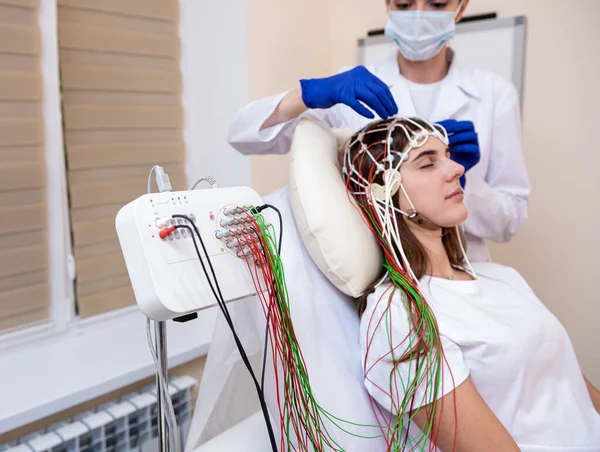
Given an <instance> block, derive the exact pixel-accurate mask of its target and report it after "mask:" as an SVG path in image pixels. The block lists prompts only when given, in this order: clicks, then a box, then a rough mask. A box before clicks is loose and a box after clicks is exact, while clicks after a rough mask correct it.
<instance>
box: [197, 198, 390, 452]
mask: <svg viewBox="0 0 600 452" xmlns="http://www.w3.org/2000/svg"><path fill="white" fill-rule="evenodd" d="M264 200H265V202H267V203H270V204H273V205H274V206H276V207H277V208H279V209H280V211H281V213H282V215H283V219H284V226H283V247H282V259H283V263H284V267H285V273H286V280H287V286H288V292H289V299H290V305H291V315H292V321H293V323H294V327H295V330H296V335H297V338H298V342H299V344H300V347H301V349H302V352H303V355H304V359H305V362H306V365H307V370H308V373H309V377H310V381H311V385H312V389H313V393H314V394H315V397H316V399H317V401H318V402H319V403H320V405H321V406H322V407H323V408H324V409H325V410H327V411H328V412H329V413H331V414H332V415H334V416H337V417H340V418H342V419H345V420H347V421H351V422H353V423H357V424H361V425H371V426H374V425H375V424H376V420H375V417H374V415H373V413H372V408H371V403H370V401H369V398H368V395H367V393H366V390H365V388H364V386H363V381H362V380H363V375H362V370H361V363H360V345H359V318H358V315H357V313H356V309H355V307H354V303H353V301H352V300H351V299H349V298H348V297H347V296H345V295H343V294H341V293H340V292H339V291H338V290H337V289H336V288H334V287H333V286H332V285H331V284H330V283H329V281H327V280H326V279H325V277H324V276H323V275H322V274H321V272H320V271H319V270H318V268H317V267H316V266H315V265H314V263H313V262H312V260H311V259H310V256H309V255H308V253H307V252H306V250H305V248H304V246H303V244H302V241H301V238H300V236H299V234H298V230H297V228H296V224H295V222H294V218H293V215H292V212H291V208H290V204H289V193H288V189H287V187H286V188H283V189H280V190H276V191H275V192H272V193H270V194H269V195H267V196H265V197H264ZM269 218H270V220H271V221H272V222H273V223H274V224H277V220H276V218H277V217H275V216H273V217H271V216H270V215H269ZM217 276H218V275H217ZM230 311H232V315H234V317H235V320H234V324H235V325H236V329H237V330H238V334H239V335H240V338H241V340H242V343H243V344H244V346H245V347H246V350H247V351H248V355H249V356H250V357H251V361H252V363H253V367H254V369H255V373H256V374H257V376H258V378H259V379H260V363H261V360H262V343H263V341H264V328H265V320H264V315H263V314H262V311H261V310H260V308H259V306H258V302H257V300H256V299H252V300H244V301H242V302H238V303H235V304H233V305H230ZM269 368H272V364H271V363H269ZM266 387H267V388H266V393H267V403H268V405H269V410H270V412H271V413H273V414H275V416H272V423H273V426H274V427H275V429H276V435H277V439H279V430H278V429H277V423H278V422H277V419H278V417H277V415H278V413H279V411H278V408H277V404H276V399H275V395H276V394H275V388H274V383H273V375H272V373H268V374H267V379H266ZM257 408H259V407H258V403H257V397H256V393H255V391H254V388H253V385H252V381H251V380H250V377H249V376H248V373H247V371H246V370H245V368H244V366H243V363H242V362H241V359H240V356H239V354H238V352H237V350H235V344H234V341H233V338H232V336H231V333H230V332H229V330H228V327H227V325H226V324H225V321H224V319H223V318H222V316H220V317H219V320H218V321H217V325H216V328H215V336H214V338H213V341H212V343H211V349H210V352H209V356H208V360H207V363H206V367H205V373H204V376H203V379H202V382H201V386H200V392H199V397H198V402H197V404H196V411H195V414H194V418H193V420H192V426H191V429H190V434H189V437H188V444H187V447H186V451H191V450H194V449H196V448H197V447H198V446H200V445H202V444H204V443H206V442H207V441H208V440H209V439H211V438H213V437H215V436H217V435H219V434H220V433H222V432H223V431H225V430H227V429H229V428H231V427H232V426H234V425H235V424H237V423H238V422H240V421H241V420H243V419H245V418H247V417H248V416H250V415H251V414H252V413H254V412H256V409H257ZM344 427H345V428H346V429H347V430H348V431H350V432H355V433H357V434H360V435H363V436H377V435H379V434H380V433H381V432H380V430H379V429H377V428H375V427H355V426H352V425H345V426H344ZM327 429H328V431H329V432H330V433H331V435H332V436H333V438H334V440H335V441H336V442H337V443H338V444H339V445H340V446H342V448H343V449H344V450H346V451H361V452H370V451H374V452H375V451H381V450H385V442H384V441H383V439H381V438H375V439H362V438H356V437H354V436H352V435H350V434H348V433H344V432H342V431H341V430H339V429H337V428H336V427H334V426H331V425H327ZM244 450H248V451H250V449H244ZM253 450H254V449H253ZM255 450H256V451H257V452H258V451H260V452H264V451H265V450H266V449H265V447H264V445H257V448H256V449H255Z"/></svg>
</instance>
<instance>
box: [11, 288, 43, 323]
mask: <svg viewBox="0 0 600 452" xmlns="http://www.w3.org/2000/svg"><path fill="white" fill-rule="evenodd" d="M47 298H48V285H47V284H39V285H36V286H31V287H22V288H19V289H15V290H10V291H2V292H0V306H2V315H3V316H7V317H10V316H15V315H19V314H24V313H26V312H31V311H34V310H39V309H41V308H43V307H44V306H47V305H48V303H47V302H46V301H45V300H46V299H47Z"/></svg>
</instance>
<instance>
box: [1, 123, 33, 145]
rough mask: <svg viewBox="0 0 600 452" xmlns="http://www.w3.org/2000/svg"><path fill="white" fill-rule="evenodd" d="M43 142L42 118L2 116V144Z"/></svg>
mask: <svg viewBox="0 0 600 452" xmlns="http://www.w3.org/2000/svg"><path fill="white" fill-rule="evenodd" d="M43 142H44V123H43V121H42V118H0V146H33V145H41V144H43Z"/></svg>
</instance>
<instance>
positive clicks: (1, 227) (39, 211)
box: [0, 204, 47, 235]
mask: <svg viewBox="0 0 600 452" xmlns="http://www.w3.org/2000/svg"><path fill="white" fill-rule="evenodd" d="M46 217H47V208H46V205H45V204H32V205H27V206H18V207H9V208H0V235H1V234H8V233H11V232H19V231H34V230H36V229H43V228H44V227H45V226H46Z"/></svg>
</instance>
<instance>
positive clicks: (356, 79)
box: [300, 66, 398, 119]
mask: <svg viewBox="0 0 600 452" xmlns="http://www.w3.org/2000/svg"><path fill="white" fill-rule="evenodd" d="M300 86H301V87H302V101H303V102H304V104H305V105H306V106H307V107H308V108H330V107H333V106H334V105H336V104H346V105H348V106H349V107H350V108H352V109H353V110H354V111H356V112H357V113H358V114H360V115H362V116H365V117H367V118H369V119H373V118H375V116H374V115H373V113H372V112H371V111H369V110H368V109H367V108H366V107H365V106H364V105H363V104H362V103H364V104H365V105H366V106H367V107H369V108H371V109H372V110H374V111H375V112H376V113H377V114H378V115H379V117H381V118H382V119H387V118H389V117H390V116H394V115H396V114H398V106H397V105H396V102H395V101H394V97H393V96H392V93H391V92H390V89H389V88H388V87H387V85H386V84H385V83H383V82H382V81H381V80H380V79H379V78H377V77H376V76H374V75H373V74H371V73H370V72H369V71H368V70H367V69H366V68H365V67H364V66H357V67H355V68H354V69H351V70H349V71H346V72H342V73H341V74H338V75H334V76H332V77H326V78H314V79H310V80H300ZM361 102H362V103H361Z"/></svg>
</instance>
